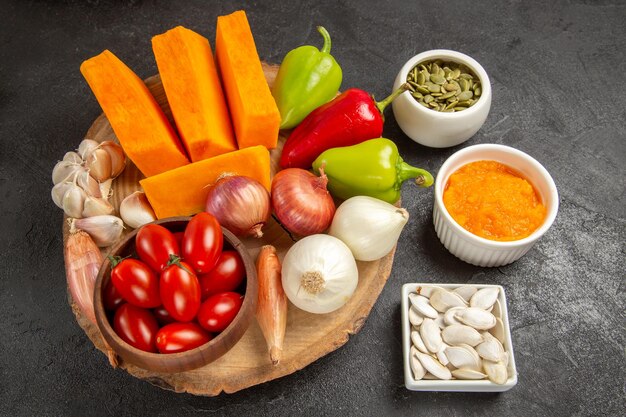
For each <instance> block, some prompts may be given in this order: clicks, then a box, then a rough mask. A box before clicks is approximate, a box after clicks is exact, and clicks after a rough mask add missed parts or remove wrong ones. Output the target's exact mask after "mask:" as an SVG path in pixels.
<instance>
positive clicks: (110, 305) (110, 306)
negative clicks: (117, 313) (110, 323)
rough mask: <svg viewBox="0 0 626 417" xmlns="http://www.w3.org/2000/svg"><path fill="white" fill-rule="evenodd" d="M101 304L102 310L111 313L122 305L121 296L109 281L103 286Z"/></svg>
mask: <svg viewBox="0 0 626 417" xmlns="http://www.w3.org/2000/svg"><path fill="white" fill-rule="evenodd" d="M102 303H103V304H104V308H106V309H107V310H110V311H113V310H115V309H116V308H118V307H119V306H121V305H122V304H124V299H123V298H122V294H120V292H119V291H118V290H117V288H115V285H113V282H112V281H111V280H109V281H108V282H107V285H105V286H104V292H103V293H102Z"/></svg>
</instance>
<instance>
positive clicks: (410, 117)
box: [392, 49, 491, 148]
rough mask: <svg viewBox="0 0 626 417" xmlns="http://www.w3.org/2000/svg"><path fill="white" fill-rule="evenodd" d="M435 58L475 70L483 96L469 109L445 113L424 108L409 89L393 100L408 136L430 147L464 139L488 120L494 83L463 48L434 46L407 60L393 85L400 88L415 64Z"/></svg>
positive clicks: (394, 108) (397, 116)
mask: <svg viewBox="0 0 626 417" xmlns="http://www.w3.org/2000/svg"><path fill="white" fill-rule="evenodd" d="M435 59H442V60H443V61H452V62H458V63H461V64H465V65H466V66H467V67H469V68H470V69H471V70H472V71H474V74H475V75H477V76H478V78H479V79H480V82H481V85H482V94H481V96H480V99H479V100H478V101H477V102H476V103H475V104H474V105H473V106H472V107H470V108H468V109H466V110H463V111H460V112H455V113H442V112H438V111H435V110H430V109H427V108H425V107H424V106H422V105H421V104H419V103H418V102H417V101H416V100H415V99H414V98H413V96H411V93H410V92H408V91H405V92H404V93H402V94H401V95H400V96H399V97H397V98H396V99H395V100H394V101H393V103H392V107H393V114H394V115H395V118H396V121H397V122H398V125H399V126H400V128H401V129H402V131H403V132H404V133H405V134H406V135H407V136H408V137H410V138H411V139H413V140H414V141H415V142H417V143H420V144H422V145H425V146H430V147H431V148H447V147H450V146H455V145H458V144H459V143H463V142H465V141H466V140H468V139H469V138H471V137H472V136H474V134H475V133H476V132H478V129H480V127H481V126H482V125H483V124H484V123H485V119H487V115H488V114H489V109H490V108H491V83H490V82H489V77H488V76H487V72H486V71H485V70H484V68H483V67H482V66H481V65H480V64H479V63H478V62H476V60H474V59H473V58H471V57H469V56H467V55H465V54H462V53H460V52H455V51H450V50H447V49H435V50H432V51H426V52H422V53H421V54H418V55H415V56H414V57H413V58H411V59H410V60H409V61H407V63H406V64H404V66H403V67H402V69H401V70H400V72H399V73H398V76H397V77H396V81H395V83H394V85H393V89H394V90H396V89H398V88H399V87H400V86H401V85H402V84H403V83H404V82H405V81H406V77H407V75H408V74H409V71H411V69H413V67H415V66H416V65H418V64H419V63H421V62H424V61H432V60H435Z"/></svg>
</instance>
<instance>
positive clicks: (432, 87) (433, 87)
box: [428, 84, 441, 93]
mask: <svg viewBox="0 0 626 417" xmlns="http://www.w3.org/2000/svg"><path fill="white" fill-rule="evenodd" d="M428 91H430V92H431V93H438V92H440V91H441V88H439V86H438V85H437V84H431V85H429V86H428Z"/></svg>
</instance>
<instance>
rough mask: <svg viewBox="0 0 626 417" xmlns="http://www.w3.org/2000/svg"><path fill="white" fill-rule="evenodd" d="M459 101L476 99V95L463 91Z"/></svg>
mask: <svg viewBox="0 0 626 417" xmlns="http://www.w3.org/2000/svg"><path fill="white" fill-rule="evenodd" d="M458 97H459V101H465V100H469V99H470V98H472V97H474V93H473V92H471V91H469V90H468V91H463V92H462V93H461V94H459V96H458Z"/></svg>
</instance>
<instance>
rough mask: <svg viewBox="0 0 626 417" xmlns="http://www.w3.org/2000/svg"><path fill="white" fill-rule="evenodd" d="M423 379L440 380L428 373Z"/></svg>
mask: <svg viewBox="0 0 626 417" xmlns="http://www.w3.org/2000/svg"><path fill="white" fill-rule="evenodd" d="M423 379H439V378H437V377H436V376H435V375H433V374H431V373H430V372H426V375H424V378H423Z"/></svg>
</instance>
